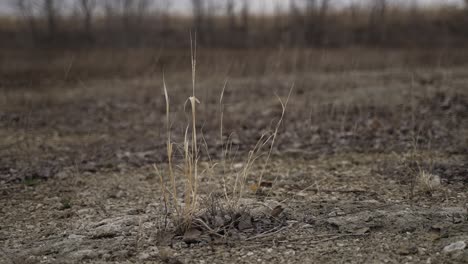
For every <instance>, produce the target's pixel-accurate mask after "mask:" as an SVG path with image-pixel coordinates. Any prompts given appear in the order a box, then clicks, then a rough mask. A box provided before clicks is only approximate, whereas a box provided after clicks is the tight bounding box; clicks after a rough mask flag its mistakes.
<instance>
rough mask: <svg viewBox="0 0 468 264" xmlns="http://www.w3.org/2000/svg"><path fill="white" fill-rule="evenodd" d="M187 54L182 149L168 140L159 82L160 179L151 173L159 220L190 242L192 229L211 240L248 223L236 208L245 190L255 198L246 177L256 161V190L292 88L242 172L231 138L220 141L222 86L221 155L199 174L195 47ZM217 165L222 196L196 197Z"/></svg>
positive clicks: (243, 164)
mask: <svg viewBox="0 0 468 264" xmlns="http://www.w3.org/2000/svg"><path fill="white" fill-rule="evenodd" d="M192 43H193V42H192ZM191 54H192V56H191V62H192V95H191V96H190V97H189V98H188V99H187V101H186V104H190V108H189V109H190V112H191V113H190V118H191V120H190V124H188V125H187V127H186V129H185V134H184V141H183V143H182V144H176V143H175V142H173V141H172V138H171V120H170V100H169V94H168V89H167V86H166V82H165V80H164V78H163V87H164V96H165V101H166V126H167V127H166V128H167V131H166V133H167V142H166V149H167V156H168V159H167V160H168V162H167V172H166V173H162V172H161V171H160V170H159V169H158V167H157V166H156V165H155V166H154V167H155V169H156V171H157V174H158V175H159V178H160V184H161V188H162V196H163V200H164V206H165V214H166V217H167V216H169V215H170V216H172V217H171V220H172V225H173V228H174V230H175V233H178V234H184V236H186V235H187V234H188V236H189V237H190V236H191V235H190V232H192V233H193V232H195V231H193V230H194V227H197V230H200V229H202V230H205V231H208V232H210V233H211V234H217V235H219V234H220V230H221V229H222V230H223V231H222V232H221V233H222V234H225V233H226V232H225V229H229V228H231V227H233V226H239V223H242V222H243V221H244V222H245V221H247V220H246V219H244V220H242V219H243V218H249V219H250V216H246V215H247V213H246V209H245V208H244V207H242V206H241V201H242V199H243V198H244V197H245V193H246V192H247V191H248V190H253V191H254V192H256V191H257V190H258V188H253V187H252V186H247V182H248V180H249V178H250V176H251V171H252V169H253V168H254V164H256V163H257V162H258V161H259V160H262V161H263V165H262V166H261V172H260V173H259V174H258V175H257V177H256V178H255V179H254V180H255V182H256V183H255V184H253V185H254V186H258V187H259V186H261V184H262V179H263V176H264V174H265V171H266V169H267V167H268V164H269V162H270V156H271V154H272V150H273V147H274V144H275V141H276V138H277V134H278V131H279V128H280V126H281V124H282V121H283V118H284V115H285V111H286V107H287V104H288V101H289V97H290V95H291V91H292V88H291V90H290V92H289V95H288V97H287V99H286V100H285V101H284V102H283V101H282V100H281V98H279V97H278V100H279V102H280V104H281V107H282V112H281V116H280V117H279V119H278V121H277V122H276V126H275V128H274V130H273V131H271V132H269V133H265V134H262V135H261V137H260V139H259V140H258V142H257V143H256V145H255V146H254V147H253V148H252V149H251V150H250V151H249V152H248V154H247V156H246V158H245V161H244V162H243V163H242V166H236V165H235V164H234V163H235V161H236V159H237V157H236V156H237V153H234V154H233V143H232V138H231V136H229V137H228V138H227V139H226V140H224V134H223V133H224V131H223V118H224V104H223V97H224V91H225V88H226V84H227V81H226V82H225V85H224V87H223V90H222V92H221V95H220V99H219V105H220V136H221V144H222V148H221V151H222V154H221V155H220V156H221V157H222V158H221V161H220V163H221V164H217V163H215V164H213V163H212V162H211V158H210V162H211V164H209V165H208V167H207V168H206V166H205V169H204V170H201V171H200V167H202V166H200V165H199V160H200V156H201V149H200V147H199V143H198V141H199V140H201V142H202V143H203V145H204V148H205V150H208V146H207V143H206V140H205V139H204V137H203V134H201V135H198V131H197V104H199V103H200V101H199V100H198V99H197V97H196V94H195V91H196V63H197V60H196V44H192V46H191ZM175 146H180V148H179V149H180V150H181V152H182V153H183V162H182V164H177V165H176V164H174V162H173V156H174V149H175V148H174V147H175ZM207 153H208V151H207ZM208 155H209V154H208ZM237 164H238V163H237ZM218 165H220V166H221V167H222V168H221V174H222V175H221V177H222V182H223V184H222V191H221V192H217V194H216V193H215V190H211V191H209V193H203V194H202V193H201V191H200V179H201V178H203V176H205V175H206V174H210V173H213V171H214V170H213V168H214V167H215V166H218ZM175 168H178V169H179V170H176V169H175ZM177 171H180V172H181V173H180V177H181V178H179V179H177V177H178V174H179V173H177ZM209 176H211V178H209V179H211V180H213V176H214V175H209ZM181 189H183V191H182V192H181V193H179V192H180V190H181ZM165 222H166V226H165V228H167V221H165ZM247 222H248V221H247ZM241 225H242V224H241ZM187 232H189V233H187ZM196 232H198V231H196Z"/></svg>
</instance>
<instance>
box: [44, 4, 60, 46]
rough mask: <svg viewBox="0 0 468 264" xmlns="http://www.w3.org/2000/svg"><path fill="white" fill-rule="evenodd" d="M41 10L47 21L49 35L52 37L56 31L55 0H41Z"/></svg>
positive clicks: (56, 11) (56, 6)
mask: <svg viewBox="0 0 468 264" xmlns="http://www.w3.org/2000/svg"><path fill="white" fill-rule="evenodd" d="M42 12H43V14H44V16H45V18H46V21H47V30H48V33H49V37H54V36H55V34H56V31H57V16H58V12H59V10H58V5H57V3H56V1H55V0H43V6H42Z"/></svg>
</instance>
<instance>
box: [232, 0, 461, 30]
mask: <svg viewBox="0 0 468 264" xmlns="http://www.w3.org/2000/svg"><path fill="white" fill-rule="evenodd" d="M467 1H468V0H467ZM234 8H235V1H234V0H226V17H227V18H228V21H229V22H228V23H229V28H230V29H231V30H233V29H234V28H235V27H236V14H235V11H234Z"/></svg>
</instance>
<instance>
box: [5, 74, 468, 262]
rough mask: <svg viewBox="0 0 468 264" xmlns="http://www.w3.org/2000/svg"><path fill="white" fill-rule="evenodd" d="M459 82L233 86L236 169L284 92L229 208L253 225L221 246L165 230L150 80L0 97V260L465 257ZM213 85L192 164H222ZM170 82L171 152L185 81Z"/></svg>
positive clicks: (467, 238) (229, 113)
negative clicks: (267, 148) (270, 145)
mask: <svg viewBox="0 0 468 264" xmlns="http://www.w3.org/2000/svg"><path fill="white" fill-rule="evenodd" d="M201 79H202V80H203V78H201ZM467 81H468V76H467V75H466V74H465V73H464V71H463V70H462V69H450V70H446V71H442V72H440V71H432V70H419V71H417V72H415V73H412V74H410V73H409V72H407V71H406V70H404V69H402V70H391V71H390V70H388V71H363V72H352V73H349V72H346V73H304V74H300V75H299V74H298V75H296V76H294V77H293V76H289V75H275V76H262V77H259V78H258V79H251V78H236V79H233V80H231V81H230V82H229V85H228V90H226V93H225V98H224V99H225V102H224V109H225V110H224V111H225V120H224V130H225V131H229V132H233V134H232V136H231V137H230V138H231V140H232V142H233V146H234V147H233V151H232V153H233V155H232V160H233V163H232V167H233V168H234V169H242V167H243V166H245V157H246V156H247V151H248V150H249V149H250V148H251V147H252V145H253V144H255V142H257V140H258V138H259V135H260V134H261V133H262V132H264V131H266V130H267V129H268V128H269V127H270V128H271V127H274V123H275V122H276V120H277V119H278V117H279V114H280V112H281V108H280V107H279V104H278V101H277V99H276V98H275V96H274V93H277V94H278V95H279V96H282V97H283V98H284V96H285V95H286V94H287V93H288V91H289V87H290V86H291V83H293V82H294V83H295V89H294V90H293V94H292V96H291V99H290V104H289V105H288V111H287V115H286V117H285V120H284V123H283V126H282V128H281V130H280V134H279V137H278V141H277V145H276V147H275V148H274V150H273V154H272V158H271V160H270V162H269V165H268V166H267V169H266V172H265V174H264V180H265V181H264V182H265V184H264V185H262V186H261V187H260V188H258V187H256V186H255V185H253V187H252V188H247V191H246V193H245V196H244V197H243V199H242V200H241V201H240V204H239V207H242V208H244V209H243V210H244V212H247V213H246V215H248V220H242V221H240V222H239V223H238V224H236V225H235V227H233V228H232V229H230V230H229V232H228V233H229V235H222V236H219V234H218V235H217V234H213V233H210V232H206V230H205V231H204V232H200V233H197V232H195V233H192V234H185V236H184V235H183V234H182V235H180V234H177V233H174V232H173V231H171V230H166V232H163V231H164V230H163V228H162V226H164V221H165V216H164V214H163V206H162V200H161V197H162V195H161V185H160V181H159V177H158V175H157V174H156V172H155V170H154V168H153V167H152V164H153V163H156V164H159V166H160V167H161V168H164V165H162V164H164V162H165V161H166V159H167V158H166V157H165V147H164V144H165V139H164V138H165V128H164V111H165V106H164V101H163V96H162V93H161V89H160V86H161V85H160V80H158V79H151V80H149V79H142V80H140V79H138V80H132V81H122V80H106V81H94V82H90V83H86V84H80V85H77V86H76V87H75V86H74V87H67V88H64V87H61V86H60V85H57V87H47V88H43V89H42V90H23V91H5V93H4V96H3V97H2V99H1V100H2V112H0V135H1V138H2V140H1V142H0V143H1V145H0V158H1V163H0V182H1V184H2V185H1V188H0V204H2V206H1V207H0V250H1V251H0V263H210V262H211V263H308V262H319V263H342V262H344V263H468V248H467V244H468V213H467V209H468V203H467V201H468V197H467V196H468V188H467V187H468V162H467V160H468V157H467V153H468V151H467V150H468V138H467V136H466V135H468V133H467V131H468V125H467V120H468V118H467V112H468V99H467V98H468V96H467V90H468V89H466V83H467ZM223 82H224V78H220V79H219V80H218V79H216V78H209V79H206V81H201V82H200V85H199V86H200V88H199V94H198V95H197V97H199V99H200V101H201V102H202V104H200V106H199V111H200V112H199V121H200V122H199V124H200V129H201V130H203V131H204V135H205V139H206V141H207V145H208V146H209V147H208V150H207V151H204V152H203V158H202V161H201V163H200V166H201V169H203V168H210V164H215V163H220V162H221V161H220V160H221V158H222V155H220V153H221V151H220V150H221V147H220V145H221V144H220V140H219V136H218V135H219V109H220V106H219V104H218V100H219V92H220V91H221V87H222V84H223ZM168 84H169V86H170V90H169V91H170V94H171V95H172V97H171V98H172V100H171V102H172V106H173V108H172V109H173V113H172V114H171V119H172V120H174V121H173V131H174V134H173V138H174V141H177V142H180V141H181V137H182V136H183V131H184V129H185V124H186V120H187V116H186V114H184V112H183V110H184V109H183V104H184V101H185V100H186V96H187V93H189V92H186V91H189V90H190V85H185V84H190V80H189V79H187V77H186V76H177V75H174V76H169V77H168ZM259 100H261V101H259ZM257 102H261V104H259V103H257ZM272 124H273V125H272ZM229 132H228V133H229ZM225 136H227V135H225ZM207 153H209V154H210V155H209V156H208V155H207ZM208 157H210V158H211V160H210V159H209V158H208ZM175 159H176V161H178V160H180V155H176V157H175ZM262 164H263V163H262V160H259V163H258V164H256V165H255V166H254V167H253V168H252V170H251V171H250V173H249V174H248V179H247V186H252V184H254V183H255V179H256V178H257V177H258V175H259V174H260V173H261V171H262ZM421 171H424V172H427V173H428V174H429V175H432V176H431V177H430V178H428V179H429V181H426V182H424V181H422V180H421V179H420V178H418V177H417V175H419V174H420V172H421ZM201 181H202V183H203V184H202V188H201V193H202V197H207V195H209V194H216V193H217V192H219V190H220V189H221V188H222V187H223V181H222V172H221V170H220V169H219V168H216V169H214V170H213V171H211V173H210V176H208V175H206V176H204V177H202V179H201ZM254 190H257V192H254ZM213 197H214V196H213ZM216 197H218V198H216V199H221V198H219V196H216ZM275 208H280V209H282V210H281V211H279V212H278V211H277V212H275ZM190 236H191V237H190Z"/></svg>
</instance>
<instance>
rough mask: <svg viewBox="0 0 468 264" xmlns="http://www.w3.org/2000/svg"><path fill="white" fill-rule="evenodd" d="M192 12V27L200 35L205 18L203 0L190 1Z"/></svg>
mask: <svg viewBox="0 0 468 264" xmlns="http://www.w3.org/2000/svg"><path fill="white" fill-rule="evenodd" d="M192 12H193V23H194V25H193V27H194V28H195V30H196V31H198V32H199V33H200V34H201V33H202V31H203V30H202V28H203V23H204V17H205V5H204V1H203V0H192Z"/></svg>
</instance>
